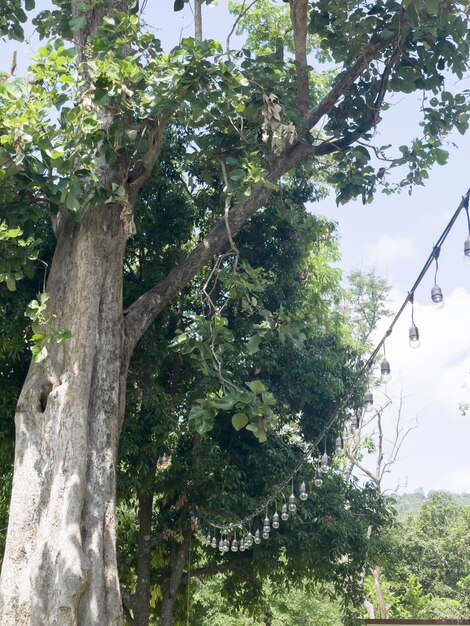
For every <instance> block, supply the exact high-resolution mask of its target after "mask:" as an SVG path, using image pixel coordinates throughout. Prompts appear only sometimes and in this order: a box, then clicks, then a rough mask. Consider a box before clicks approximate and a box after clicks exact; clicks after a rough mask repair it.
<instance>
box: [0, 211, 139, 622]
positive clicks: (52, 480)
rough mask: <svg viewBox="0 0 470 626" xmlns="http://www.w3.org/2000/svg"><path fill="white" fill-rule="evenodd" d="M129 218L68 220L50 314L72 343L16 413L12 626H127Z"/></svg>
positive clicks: (53, 353)
mask: <svg viewBox="0 0 470 626" xmlns="http://www.w3.org/2000/svg"><path fill="white" fill-rule="evenodd" d="M120 209H121V207H117V206H115V205H110V204H108V205H104V206H102V207H99V208H94V209H90V210H89V211H88V212H87V213H86V215H85V217H84V218H83V220H82V221H81V222H76V221H74V220H73V219H72V217H70V216H69V215H64V216H63V217H62V221H61V224H60V227H59V231H58V233H57V246H56V251H55V255H54V261H53V264H52V268H51V274H50V278H49V281H48V291H49V293H50V294H51V300H50V302H49V303H48V307H47V315H48V316H50V315H52V314H54V315H55V316H56V318H55V320H54V323H55V324H56V326H57V327H63V328H67V329H69V330H70V331H71V332H72V337H71V339H69V340H66V341H64V342H62V343H60V344H58V343H52V344H51V345H50V346H49V356H48V357H47V358H46V359H45V360H44V361H42V362H41V363H39V364H35V363H32V364H31V366H30V369H29V372H28V375H27V378H26V381H25V384H24V387H23V390H22V392H21V395H20V398H19V401H18V407H17V413H16V451H15V470H14V479H13V490H12V498H11V507H10V524H9V528H8V536H7V543H6V549H5V558H4V562H3V569H2V577H1V581H0V624H2V626H23V625H24V626H26V625H28V626H47V625H54V626H69V625H70V626H72V625H74V626H107V625H113V626H114V625H120V624H122V621H123V617H122V606H121V598H120V592H119V583H118V575H117V564H116V551H115V530H114V518H115V480H116V479H115V474H116V456H117V447H118V439H119V433H120V428H121V424H122V418H123V413H124V400H125V386H126V375H127V366H128V355H127V354H126V351H125V343H124V339H125V338H124V332H123V328H124V326H123V316H122V263H123V255H124V250H125V241H126V238H125V235H124V233H123V225H122V222H121V220H120Z"/></svg>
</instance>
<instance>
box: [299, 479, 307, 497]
mask: <svg viewBox="0 0 470 626" xmlns="http://www.w3.org/2000/svg"><path fill="white" fill-rule="evenodd" d="M299 498H300V499H301V500H302V501H304V502H305V500H306V499H307V498H308V494H307V487H306V486H305V482H303V483H302V484H301V485H300V488H299Z"/></svg>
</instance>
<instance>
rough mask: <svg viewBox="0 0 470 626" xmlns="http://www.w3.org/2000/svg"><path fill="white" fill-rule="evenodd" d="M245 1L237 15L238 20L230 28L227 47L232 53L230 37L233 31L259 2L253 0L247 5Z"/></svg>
mask: <svg viewBox="0 0 470 626" xmlns="http://www.w3.org/2000/svg"><path fill="white" fill-rule="evenodd" d="M245 1H246V0H243V4H242V10H241V11H240V13H239V14H238V15H237V18H236V20H235V21H234V23H233V26H232V29H231V30H230V32H229V34H228V35H227V42H226V48H227V52H228V53H230V37H231V36H232V35H233V33H234V32H235V29H236V27H237V26H238V23H239V22H240V20H241V19H243V18H244V17H245V15H246V14H247V13H248V11H249V10H250V9H251V7H252V6H253V5H254V4H256V2H258V0H253V2H251V3H250V4H249V5H248V6H245Z"/></svg>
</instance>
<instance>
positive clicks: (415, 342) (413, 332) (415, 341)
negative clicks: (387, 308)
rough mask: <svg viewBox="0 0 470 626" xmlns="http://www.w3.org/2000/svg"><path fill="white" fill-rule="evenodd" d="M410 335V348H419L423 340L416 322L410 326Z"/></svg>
mask: <svg viewBox="0 0 470 626" xmlns="http://www.w3.org/2000/svg"><path fill="white" fill-rule="evenodd" d="M408 336H409V338H410V348H419V346H420V345H421V341H420V339H419V330H418V327H417V326H416V324H412V325H411V326H410V330H409V333H408Z"/></svg>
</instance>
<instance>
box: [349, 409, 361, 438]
mask: <svg viewBox="0 0 470 626" xmlns="http://www.w3.org/2000/svg"><path fill="white" fill-rule="evenodd" d="M360 427H361V413H360V411H358V410H356V413H355V414H354V417H353V418H352V420H351V433H352V434H353V435H355V434H356V433H357V431H358V430H359V429H360Z"/></svg>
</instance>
